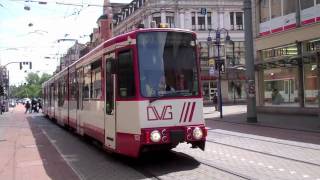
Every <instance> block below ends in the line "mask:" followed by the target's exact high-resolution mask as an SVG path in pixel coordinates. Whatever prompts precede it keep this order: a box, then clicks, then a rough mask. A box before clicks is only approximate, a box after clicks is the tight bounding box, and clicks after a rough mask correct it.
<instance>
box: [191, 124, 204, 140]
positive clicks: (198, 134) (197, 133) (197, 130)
mask: <svg viewBox="0 0 320 180" xmlns="http://www.w3.org/2000/svg"><path fill="white" fill-rule="evenodd" d="M192 135H193V137H194V138H195V139H196V140H199V139H201V138H202V136H203V132H202V130H201V128H199V127H195V128H194V129H193V133H192Z"/></svg>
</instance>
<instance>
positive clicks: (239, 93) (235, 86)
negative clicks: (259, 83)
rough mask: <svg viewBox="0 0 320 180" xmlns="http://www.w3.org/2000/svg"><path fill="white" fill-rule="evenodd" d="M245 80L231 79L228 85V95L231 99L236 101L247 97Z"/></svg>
mask: <svg viewBox="0 0 320 180" xmlns="http://www.w3.org/2000/svg"><path fill="white" fill-rule="evenodd" d="M245 84H246V83H245V81H242V80H231V81H229V85H228V87H229V88H228V96H229V99H230V100H231V99H232V100H233V102H236V101H237V100H243V99H246V91H245Z"/></svg>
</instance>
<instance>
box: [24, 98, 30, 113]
mask: <svg viewBox="0 0 320 180" xmlns="http://www.w3.org/2000/svg"><path fill="white" fill-rule="evenodd" d="M24 106H25V108H26V112H25V114H27V113H28V112H29V109H30V103H29V101H27V103H26V104H25V105H24Z"/></svg>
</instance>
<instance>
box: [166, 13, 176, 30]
mask: <svg viewBox="0 0 320 180" xmlns="http://www.w3.org/2000/svg"><path fill="white" fill-rule="evenodd" d="M166 23H167V24H168V26H169V28H174V27H175V23H174V13H173V12H166Z"/></svg>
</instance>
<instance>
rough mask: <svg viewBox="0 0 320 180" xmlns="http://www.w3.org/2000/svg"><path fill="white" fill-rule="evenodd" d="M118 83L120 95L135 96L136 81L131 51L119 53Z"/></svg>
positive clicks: (124, 96) (125, 96)
mask: <svg viewBox="0 0 320 180" xmlns="http://www.w3.org/2000/svg"><path fill="white" fill-rule="evenodd" d="M118 56H119V61H118V62H119V64H118V85H119V89H118V90H119V96H120V97H122V98H130V97H134V96H135V83H134V71H133V59H132V52H131V51H124V52H120V53H119V55H118Z"/></svg>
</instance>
